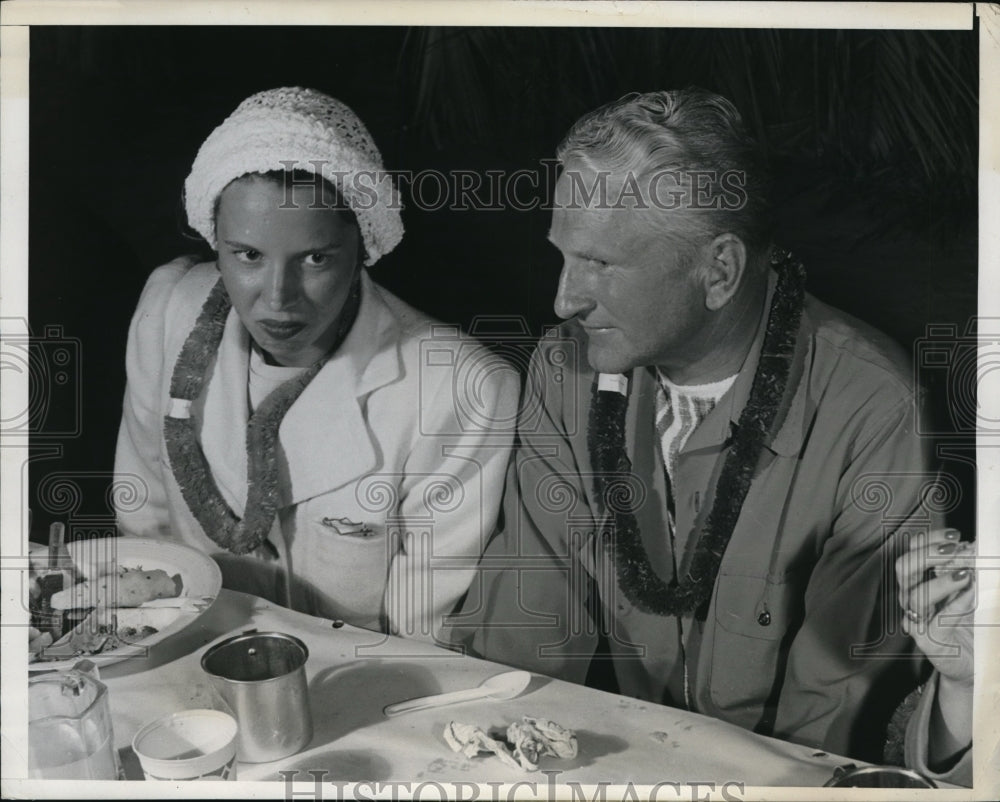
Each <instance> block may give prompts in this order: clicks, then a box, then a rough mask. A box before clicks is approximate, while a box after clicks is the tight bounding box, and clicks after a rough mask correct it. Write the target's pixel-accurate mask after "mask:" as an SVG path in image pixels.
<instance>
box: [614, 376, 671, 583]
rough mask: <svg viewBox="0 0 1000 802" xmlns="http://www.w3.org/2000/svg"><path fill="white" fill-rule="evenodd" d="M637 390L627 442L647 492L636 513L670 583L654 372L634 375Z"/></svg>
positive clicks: (649, 547) (652, 555) (655, 563)
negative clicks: (652, 373)
mask: <svg viewBox="0 0 1000 802" xmlns="http://www.w3.org/2000/svg"><path fill="white" fill-rule="evenodd" d="M632 376H633V382H634V387H633V388H632V397H631V399H630V401H629V408H628V413H627V415H626V419H625V439H626V443H627V446H626V447H627V448H628V450H629V458H630V459H631V460H632V470H633V472H634V473H635V476H636V477H637V478H638V480H639V481H640V482H642V486H643V488H644V489H645V492H646V500H645V501H644V502H643V503H642V505H641V506H640V507H639V508H638V509H637V510H636V513H635V517H636V522H637V523H638V524H639V532H640V533H641V537H642V542H643V545H644V546H645V548H646V554H647V555H649V562H650V564H651V565H652V566H653V568H654V569H655V570H656V573H657V574H658V575H659V576H660V577H662V578H663V580H664V581H665V582H669V581H670V579H671V577H673V560H672V558H671V549H670V540H669V535H668V532H669V529H668V517H667V482H666V469H665V468H664V467H663V458H662V456H661V453H660V444H659V441H658V438H657V436H656V381H655V380H654V379H653V378H652V375H651V372H650V371H649V370H646V369H644V368H638V369H636V370H634V371H633V372H632Z"/></svg>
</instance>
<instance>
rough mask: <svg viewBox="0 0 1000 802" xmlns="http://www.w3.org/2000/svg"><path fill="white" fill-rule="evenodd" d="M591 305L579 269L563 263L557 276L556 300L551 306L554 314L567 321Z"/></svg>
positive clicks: (591, 302) (591, 301)
mask: <svg viewBox="0 0 1000 802" xmlns="http://www.w3.org/2000/svg"><path fill="white" fill-rule="evenodd" d="M593 304H594V302H593V300H591V299H590V298H589V297H588V295H587V293H586V291H585V289H584V282H583V277H582V276H581V275H580V271H579V269H577V268H575V267H573V266H572V265H571V264H570V263H569V261H567V262H565V263H564V264H563V269H562V272H561V273H560V274H559V289H558V290H557V291H556V300H555V302H554V303H553V305H552V308H553V309H554V310H555V313H556V314H557V315H559V317H561V318H563V319H568V318H571V317H573V316H574V315H578V314H580V313H581V312H583V311H585V310H587V309H589V308H590V307H591V306H593Z"/></svg>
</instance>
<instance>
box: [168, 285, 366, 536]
mask: <svg viewBox="0 0 1000 802" xmlns="http://www.w3.org/2000/svg"><path fill="white" fill-rule="evenodd" d="M359 278H360V274H358V276H357V277H356V278H355V281H354V285H353V287H352V289H351V294H350V296H349V297H348V300H347V302H346V303H345V306H344V312H343V316H342V318H341V324H340V328H339V329H338V331H337V336H336V338H335V341H334V345H333V347H332V348H331V349H330V351H329V352H328V353H327V355H326V356H324V357H323V358H322V359H320V360H319V361H317V362H316V363H314V364H313V365H311V366H310V367H309V368H308V369H307V370H305V371H303V372H302V373H300V374H299V375H298V376H295V377H294V378H292V379H289V380H288V381H286V382H285V383H284V384H282V385H281V386H279V387H278V388H276V389H275V390H274V391H273V392H272V393H271V394H270V395H268V396H267V398H265V399H264V400H263V401H262V402H261V403H260V404H259V405H258V406H257V409H256V410H254V412H253V414H252V415H251V416H250V419H249V421H248V422H247V505H246V514H245V515H244V517H243V518H239V517H238V516H237V515H236V513H234V512H233V511H232V509H230V507H229V505H228V504H227V503H226V500H225V499H224V498H223V497H222V494H221V493H220V492H219V488H218V486H217V485H216V483H215V479H214V478H213V477H212V471H211V469H210V468H209V466H208V461H207V460H206V459H205V452H204V451H202V448H201V443H199V442H198V433H197V431H196V430H195V421H194V419H193V418H192V417H191V416H190V414H189V410H190V405H191V402H192V401H194V400H195V399H197V398H198V396H200V395H201V392H202V389H203V388H204V385H205V374H206V371H207V369H208V366H209V365H210V364H212V361H213V359H214V357H215V354H216V352H217V351H218V349H219V343H220V342H221V341H222V334H223V331H224V329H225V326H226V317H227V316H228V315H229V310H230V307H231V306H232V304H231V302H230V300H229V295H228V294H227V293H226V288H225V286H224V285H223V283H222V279H219V281H218V282H217V283H216V284H215V286H214V287H213V288H212V290H211V292H210V293H209V295H208V298H207V299H206V300H205V303H204V305H203V306H202V308H201V312H200V313H199V315H198V320H197V322H196V323H195V326H194V328H193V329H192V330H191V333H190V334H189V335H188V337H187V340H185V342H184V347H183V348H181V352H180V355H179V356H178V357H177V363H176V364H175V365H174V372H173V375H172V376H171V379H170V397H171V399H172V402H171V403H172V407H171V410H170V412H169V413H168V414H167V415H166V416H165V417H164V419H163V437H164V440H165V442H166V446H167V455H168V456H169V459H170V468H171V470H172V471H173V474H174V478H175V479H176V480H177V485H178V486H179V487H180V490H181V495H182V496H183V497H184V501H185V502H186V503H187V505H188V508H189V509H190V510H191V514H192V515H194V517H195V519H196V520H197V521H198V523H199V524H200V525H201V528H202V529H203V530H204V531H205V534H206V535H208V537H210V538H211V539H212V540H214V541H215V542H216V543H217V544H219V545H220V546H222V548H224V549H226V550H227V551H231V552H232V553H233V554H247V553H249V552H251V551H254V550H255V549H257V548H258V547H260V546H261V545H264V544H265V541H266V540H267V536H268V534H269V533H270V531H271V526H272V524H273V522H274V516H275V513H276V512H277V509H278V506H279V494H278V467H277V448H276V446H277V441H278V428H279V426H280V425H281V421H282V419H283V418H284V417H285V413H286V412H288V410H289V408H291V406H292V404H294V403H295V401H296V400H297V399H298V397H299V396H300V395H301V394H302V391H303V390H305V388H306V386H307V385H308V384H309V382H310V381H312V379H313V377H315V376H316V374H317V373H319V371H320V370H321V369H322V367H323V365H325V364H326V362H327V360H328V359H329V358H330V355H332V354H333V352H334V351H336V349H337V348H338V347H339V346H340V344H341V343H342V342H343V340H344V338H345V337H346V336H347V332H348V331H350V328H351V325H352V324H353V323H354V319H355V317H356V316H357V311H358V306H359V304H360V297H361V283H360V281H359ZM178 402H180V403H178Z"/></svg>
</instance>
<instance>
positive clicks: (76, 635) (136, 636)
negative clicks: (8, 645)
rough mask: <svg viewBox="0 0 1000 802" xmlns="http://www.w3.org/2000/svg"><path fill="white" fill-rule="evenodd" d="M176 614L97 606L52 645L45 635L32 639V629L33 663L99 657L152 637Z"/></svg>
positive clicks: (170, 611)
mask: <svg viewBox="0 0 1000 802" xmlns="http://www.w3.org/2000/svg"><path fill="white" fill-rule="evenodd" d="M179 614H180V612H179V611H178V610H176V609H169V608H122V609H114V608H107V607H97V608H95V609H93V610H91V612H90V613H89V614H88V615H87V617H86V618H84V619H83V621H81V622H80V623H79V624H77V625H76V626H75V627H73V628H72V629H71V630H70V631H69V632H68V633H66V635H65V636H64V637H62V638H60V639H59V640H57V641H56V642H55V643H53V642H52V637H51V635H49V633H47V632H46V633H40V634H39V635H38V636H34V632H38V630H35V631H34V632H33V633H31V634H32V635H33V636H34V637H32V638H31V639H30V641H29V647H28V648H29V651H30V652H31V655H32V658H33V659H32V662H36V661H49V660H65V659H66V658H69V657H77V656H79V655H84V654H101V653H102V652H107V651H110V650H111V649H117V648H119V647H121V646H127V645H129V644H132V643H137V642H139V641H141V640H142V639H143V638H148V637H149V636H150V635H155V634H156V633H157V632H159V631H160V630H161V629H162V628H163V627H165V626H167V625H168V624H170V623H172V622H173V621H174V619H175V618H177V616H178V615H179Z"/></svg>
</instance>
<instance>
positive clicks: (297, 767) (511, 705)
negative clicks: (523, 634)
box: [101, 590, 851, 798]
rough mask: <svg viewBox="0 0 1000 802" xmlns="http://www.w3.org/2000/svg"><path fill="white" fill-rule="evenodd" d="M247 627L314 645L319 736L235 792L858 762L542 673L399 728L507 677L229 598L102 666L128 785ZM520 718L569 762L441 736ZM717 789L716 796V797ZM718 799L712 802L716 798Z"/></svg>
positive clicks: (762, 781)
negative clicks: (287, 783)
mask: <svg viewBox="0 0 1000 802" xmlns="http://www.w3.org/2000/svg"><path fill="white" fill-rule="evenodd" d="M248 629H257V630H259V631H261V632H264V631H279V632H285V633H288V634H292V635H295V636H297V637H298V638H300V639H301V640H303V641H304V642H305V643H306V645H307V646H308V647H309V651H310V655H309V660H308V663H307V665H306V668H307V676H308V680H309V693H310V697H311V704H312V710H313V719H314V730H315V733H314V737H313V740H312V742H311V743H310V744H309V746H308V747H307V748H306V749H305V750H303V751H302V752H300V753H299V754H297V755H294V756H292V757H289V758H285V759H283V760H280V761H275V762H274V763H263V764H248V763H241V764H239V765H238V777H239V779H240V780H276V781H284V777H283V775H280V774H278V772H279V771H282V770H284V771H298V772H299V773H298V774H297V775H294V776H295V778H296V779H297V780H301V781H304V782H310V783H311V782H313V776H312V775H309V774H308V773H307V772H308V771H310V770H314V771H325V772H327V774H326V775H324V777H325V779H326V781H331V780H337V781H379V780H408V781H413V782H419V781H426V782H429V781H437V782H456V781H461V782H480V783H485V782H494V781H495V782H505V783H515V782H518V781H524V780H532V781H535V782H539V783H542V784H544V783H546V782H547V781H548V779H547V775H545V774H542V773H540V772H541V771H556V770H558V772H559V774H558V775H557V776H556V775H553V776H556V780H557V782H559V783H566V782H572V783H580V784H581V785H586V784H597V783H601V782H604V783H612V784H618V785H626V784H628V783H632V784H633V785H636V786H638V785H640V784H642V785H655V784H656V783H661V782H668V781H669V782H695V781H697V782H714V783H715V784H716V788H717V789H718V788H721V786H722V785H723V784H724V783H726V782H734V783H743V784H745V785H746V786H766V785H785V786H790V785H791V786H795V785H800V786H814V787H815V786H821V785H823V783H825V782H826V781H827V780H828V779H829V778H830V777H831V775H832V774H833V771H834V769H835V767H837V766H839V765H844V764H845V763H848V762H851V761H849V760H847V759H845V758H843V757H838V756H835V755H829V754H826V753H824V752H819V751H817V750H815V749H811V748H807V747H803V746H798V745H795V744H791V743H787V742H784V741H779V740H776V739H773V738H767V737H764V736H760V735H756V734H754V733H751V732H749V731H747V730H744V729H741V728H739V727H736V726H733V725H730V724H727V723H725V722H722V721H718V720H716V719H711V718H707V717H705V716H701V715H697V714H693V713H687V712H685V711H682V710H678V709H675V708H671V707H665V706H662V705H657V704H653V703H650V702H644V701H641V700H637V699H632V698H628V697H623V696H618V695H615V694H610V693H605V692H603V691H598V690H594V689H591V688H586V687H583V686H579V685H574V684H571V683H566V682H562V681H560V680H555V679H551V678H548V677H542V676H539V675H535V676H534V677H533V678H532V682H531V684H530V685H529V687H528V689H527V691H525V692H524V693H523V694H522V695H521V696H519V697H517V698H516V699H513V700H510V701H506V702H496V701H476V702H467V703H464V704H461V705H455V706H450V707H444V708H438V709H433V710H425V711H421V712H415V713H408V714H405V715H402V716H399V717H395V718H392V719H389V718H386V717H385V715H384V714H383V713H382V709H383V707H384V706H385V705H387V704H389V703H391V702H396V701H400V700H403V699H408V698H412V697H416V696H423V695H425V694H430V693H437V692H440V691H450V690H457V689H460V688H466V687H472V686H475V685H477V684H479V683H480V682H481V681H482V680H483V679H485V678H486V677H488V676H491V675H493V674H496V673H499V672H500V671H502V670H505V668H506V667H504V666H501V665H500V664H497V663H491V662H487V661H484V660H478V659H475V658H471V657H468V656H464V655H460V654H456V653H454V652H451V651H448V650H445V649H440V648H437V647H435V646H433V645H430V644H424V643H419V642H415V641H411V640H404V639H402V638H396V637H390V636H384V635H381V634H379V633H373V632H369V631H367V630H362V629H356V628H354V627H351V626H342V627H340V628H336V627H334V626H333V625H332V622H330V621H328V620H324V619H320V618H314V617H312V616H308V615H303V614H301V613H296V612H293V611H291V610H288V609H285V608H282V607H279V606H277V605H274V604H271V603H269V602H267V601H265V600H263V599H259V598H256V597H254V596H248V595H245V594H242V593H236V592H233V591H229V590H224V591H222V592H221V594H220V596H219V598H218V599H217V601H216V602H215V604H214V605H213V606H212V607H211V609H210V610H208V611H207V612H206V613H205V614H203V615H202V616H201V617H199V619H198V620H197V621H196V622H195V623H194V624H192V625H191V626H189V627H188V628H187V629H185V630H184V631H183V632H180V633H177V634H175V635H173V636H171V637H170V638H168V639H166V640H164V641H162V642H161V643H159V644H157V645H156V646H154V647H153V648H152V649H151V650H150V653H149V654H148V655H146V656H144V657H139V658H131V659H129V660H127V661H124V662H121V663H116V664H112V665H109V666H106V667H105V668H103V669H102V670H101V678H102V680H103V681H104V682H105V683H106V684H107V686H108V688H109V692H110V693H109V695H110V702H111V711H112V717H113V720H114V728H115V740H116V745H117V746H118V747H119V749H120V750H122V751H121V754H122V757H123V762H124V764H125V768H126V773H127V775H128V777H129V778H130V779H139V778H141V769H139V767H138V762H137V760H136V758H135V756H134V754H132V753H131V748H130V747H129V744H130V742H131V740H132V737H133V735H135V733H136V732H137V731H138V729H139V727H140V726H142V724H144V723H145V722H146V721H149V720H150V719H152V718H155V717H157V716H159V715H161V714H163V713H168V712H171V711H174V710H177V709H182V708H186V707H202V706H206V700H208V699H209V698H210V696H211V694H213V691H212V690H211V685H210V683H209V682H208V679H207V677H206V676H205V675H204V673H203V672H202V669H201V666H200V662H199V661H200V659H201V655H202V654H203V653H204V652H205V650H206V649H207V648H208V645H209V644H210V643H214V642H217V641H219V640H221V639H224V638H225V637H229V636H231V635H234V634H239V633H241V632H243V631H245V630H248ZM522 715H532V716H536V717H541V718H549V719H552V720H554V721H557V722H559V723H560V724H562V725H564V726H567V727H570V728H572V729H574V730H575V731H576V733H577V737H578V740H579V754H578V756H577V757H576V758H575V759H573V760H559V759H556V758H544V759H543V760H542V763H541V764H540V767H539V768H540V772H533V773H523V772H520V771H518V770H516V769H512V768H509V767H507V766H505V765H504V764H502V763H501V762H500V761H499V760H497V759H496V758H493V757H489V758H486V757H480V758H475V759H469V758H466V757H464V756H463V755H460V754H457V753H455V752H452V751H451V749H450V748H449V747H448V745H447V744H446V743H445V741H444V738H443V736H442V732H443V730H444V727H445V725H446V724H447V723H448V722H449V721H452V720H454V721H460V722H465V723H470V724H477V725H479V726H481V727H483V728H484V729H489V728H491V727H498V726H504V727H505V726H506V725H507V724H508V723H510V722H512V721H515V720H518V719H519V718H520V716H522ZM717 793H718V791H716V794H717ZM713 798H716V797H715V796H713Z"/></svg>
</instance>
